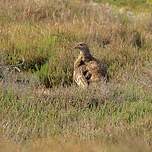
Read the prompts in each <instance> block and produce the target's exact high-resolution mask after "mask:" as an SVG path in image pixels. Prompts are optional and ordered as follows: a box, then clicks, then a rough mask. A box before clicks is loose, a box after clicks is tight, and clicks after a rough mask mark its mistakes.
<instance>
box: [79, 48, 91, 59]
mask: <svg viewBox="0 0 152 152" xmlns="http://www.w3.org/2000/svg"><path fill="white" fill-rule="evenodd" d="M80 55H81V56H82V57H83V58H84V59H92V55H91V53H90V51H89V49H88V50H86V51H83V52H82V51H80Z"/></svg>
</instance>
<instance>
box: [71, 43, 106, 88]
mask: <svg viewBox="0 0 152 152" xmlns="http://www.w3.org/2000/svg"><path fill="white" fill-rule="evenodd" d="M74 49H79V50H80V54H79V56H78V58H77V59H76V61H75V62H74V72H73V81H74V82H76V84H77V85H78V86H80V87H82V88H87V87H88V86H89V85H90V84H91V83H94V82H101V81H102V80H103V81H104V82H108V81H109V76H108V72H107V71H108V70H107V69H108V68H107V65H106V64H104V63H101V62H100V61H99V60H98V59H96V58H95V57H93V56H92V54H91V52H90V49H89V47H88V45H87V44H86V43H85V42H79V43H78V44H77V45H76V46H74Z"/></svg>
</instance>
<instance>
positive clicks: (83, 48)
mask: <svg viewBox="0 0 152 152" xmlns="http://www.w3.org/2000/svg"><path fill="white" fill-rule="evenodd" d="M74 49H79V50H80V51H81V52H82V53H84V54H88V53H90V51H89V47H88V45H87V44H86V43H84V42H80V43H78V44H77V45H76V46H75V47H74Z"/></svg>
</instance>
